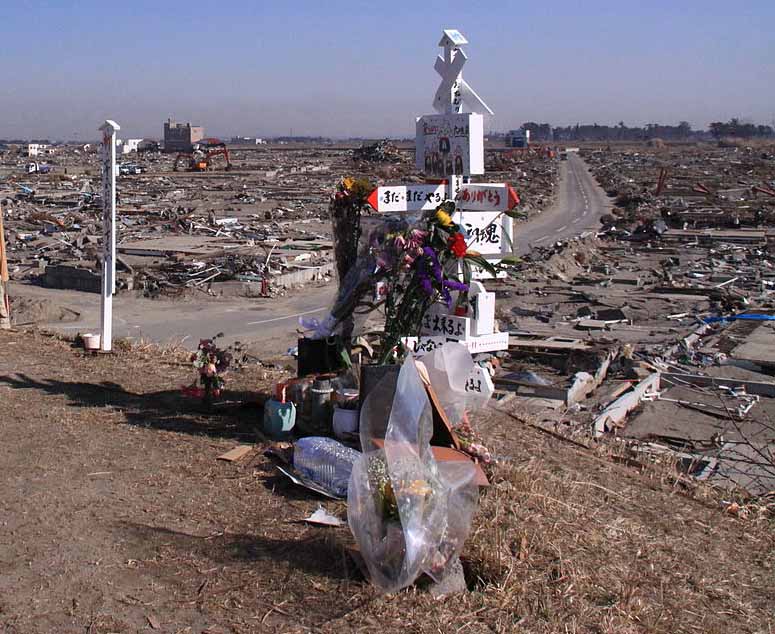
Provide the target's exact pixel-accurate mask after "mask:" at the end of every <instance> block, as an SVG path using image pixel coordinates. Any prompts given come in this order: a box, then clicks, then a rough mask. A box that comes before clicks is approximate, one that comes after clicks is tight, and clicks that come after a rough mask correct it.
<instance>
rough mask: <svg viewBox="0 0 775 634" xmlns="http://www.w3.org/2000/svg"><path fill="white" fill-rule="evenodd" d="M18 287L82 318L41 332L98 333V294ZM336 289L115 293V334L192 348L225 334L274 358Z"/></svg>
mask: <svg viewBox="0 0 775 634" xmlns="http://www.w3.org/2000/svg"><path fill="white" fill-rule="evenodd" d="M17 289H19V290H20V292H22V293H23V294H24V295H25V296H26V297H31V296H38V297H45V298H46V299H49V300H51V301H53V302H56V303H57V304H59V305H62V306H66V307H69V308H71V309H73V310H76V311H77V312H79V313H80V314H81V317H80V319H79V320H78V321H76V322H69V323H61V322H60V323H50V324H44V325H43V327H44V328H47V329H50V330H57V331H60V332H65V333H69V334H74V333H76V332H80V333H85V332H97V333H98V332H99V331H100V330H99V328H100V298H99V295H95V294H92V293H77V292H76V293H74V292H73V291H52V290H50V289H35V288H34V287H26V288H20V287H17ZM335 290H336V289H335V285H334V284H328V285H325V286H312V285H310V286H307V287H305V288H304V289H302V290H300V291H294V292H293V293H292V294H291V295H289V296H288V297H279V298H272V299H245V298H240V297H224V298H222V299H215V298H203V300H202V301H201V302H195V301H171V300H164V299H159V300H149V299H142V298H133V297H129V296H126V295H124V296H122V295H118V296H117V297H115V298H114V300H113V317H114V320H113V334H114V337H129V338H131V339H134V340H138V341H139V340H147V341H155V342H159V343H175V344H179V345H182V346H184V347H186V348H188V349H192V350H193V349H195V348H196V346H197V344H198V343H199V339H204V338H207V337H212V336H213V335H215V334H216V333H218V332H223V333H224V335H225V336H224V341H225V342H226V343H233V342H234V341H243V342H246V343H250V342H256V341H260V347H259V346H256V347H254V346H251V349H252V351H254V352H256V353H257V354H259V356H261V355H270V354H272V355H273V354H276V353H282V352H285V351H286V350H287V349H288V348H289V347H290V346H292V345H294V343H295V339H296V334H295V330H296V328H297V327H298V324H299V317H307V318H318V319H320V318H323V317H325V315H326V314H327V312H328V310H329V308H330V306H331V303H332V300H333V295H334V292H335ZM36 291H37V292H36ZM40 291H43V292H40Z"/></svg>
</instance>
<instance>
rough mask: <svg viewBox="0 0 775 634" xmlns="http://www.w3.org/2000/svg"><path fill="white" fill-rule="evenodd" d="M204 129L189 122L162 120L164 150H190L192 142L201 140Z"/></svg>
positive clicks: (192, 147)
mask: <svg viewBox="0 0 775 634" xmlns="http://www.w3.org/2000/svg"><path fill="white" fill-rule="evenodd" d="M204 136H205V129H204V128H203V127H202V126H195V125H191V124H190V123H176V122H175V121H173V120H172V119H167V121H165V122H164V151H165V152H191V150H193V149H194V143H197V142H198V141H200V140H202V139H203V138H204Z"/></svg>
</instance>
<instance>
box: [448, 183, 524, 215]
mask: <svg viewBox="0 0 775 634" xmlns="http://www.w3.org/2000/svg"><path fill="white" fill-rule="evenodd" d="M455 203H456V205H457V206H458V207H459V208H461V209H464V210H466V211H508V210H509V209H513V208H514V207H516V206H517V205H518V204H519V196H518V195H517V192H516V191H514V189H513V188H512V187H511V185H508V184H506V183H476V184H473V183H467V184H465V185H463V186H462V188H461V189H460V191H459V192H458V194H457V196H456V197H455Z"/></svg>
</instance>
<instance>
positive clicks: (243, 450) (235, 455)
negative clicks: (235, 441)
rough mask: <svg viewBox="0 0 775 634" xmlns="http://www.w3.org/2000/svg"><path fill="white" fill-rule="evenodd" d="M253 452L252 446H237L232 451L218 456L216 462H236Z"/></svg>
mask: <svg viewBox="0 0 775 634" xmlns="http://www.w3.org/2000/svg"><path fill="white" fill-rule="evenodd" d="M251 451H253V445H237V446H236V447H234V449H231V450H229V451H227V452H226V453H224V454H221V455H220V456H218V458H217V460H225V461H226V462H236V461H237V460H241V459H242V458H244V457H245V456H246V455H248V454H249V453H250V452H251Z"/></svg>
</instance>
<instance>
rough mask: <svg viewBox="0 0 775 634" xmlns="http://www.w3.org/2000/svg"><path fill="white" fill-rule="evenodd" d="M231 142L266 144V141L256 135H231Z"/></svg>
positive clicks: (237, 143) (236, 143) (238, 143)
mask: <svg viewBox="0 0 775 634" xmlns="http://www.w3.org/2000/svg"><path fill="white" fill-rule="evenodd" d="M230 142H231V143H233V144H235V145H245V144H249V145H265V144H266V141H265V140H264V139H262V138H260V137H255V136H233V137H231V141H230Z"/></svg>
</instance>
